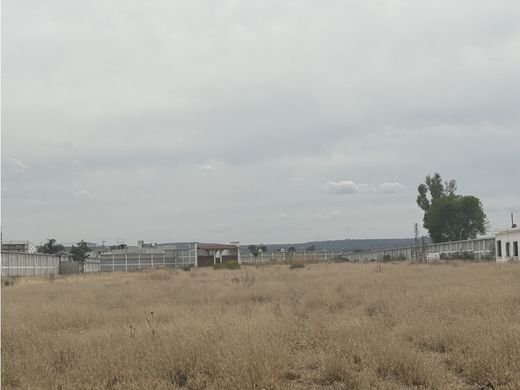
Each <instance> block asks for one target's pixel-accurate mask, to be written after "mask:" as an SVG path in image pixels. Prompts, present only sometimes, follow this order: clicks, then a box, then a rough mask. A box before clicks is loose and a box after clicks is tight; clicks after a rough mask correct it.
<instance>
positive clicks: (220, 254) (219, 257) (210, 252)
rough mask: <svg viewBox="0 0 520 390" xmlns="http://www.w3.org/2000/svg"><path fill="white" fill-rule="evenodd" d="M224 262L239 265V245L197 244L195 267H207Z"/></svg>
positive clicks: (234, 243)
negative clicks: (236, 262)
mask: <svg viewBox="0 0 520 390" xmlns="http://www.w3.org/2000/svg"><path fill="white" fill-rule="evenodd" d="M225 261H238V262H239V263H240V245H239V243H238V242H232V243H230V244H203V243H197V267H209V266H212V265H214V264H217V263H223V262H225Z"/></svg>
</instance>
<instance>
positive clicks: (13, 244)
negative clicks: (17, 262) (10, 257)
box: [2, 241, 38, 253]
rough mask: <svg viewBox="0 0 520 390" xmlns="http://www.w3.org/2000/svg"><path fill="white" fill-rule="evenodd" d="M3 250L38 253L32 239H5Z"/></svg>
mask: <svg viewBox="0 0 520 390" xmlns="http://www.w3.org/2000/svg"><path fill="white" fill-rule="evenodd" d="M2 252H20V253H36V252H38V250H37V248H36V246H35V245H34V244H33V243H32V242H31V241H4V242H2Z"/></svg>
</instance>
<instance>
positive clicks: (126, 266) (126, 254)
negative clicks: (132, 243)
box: [125, 253, 128, 272]
mask: <svg viewBox="0 0 520 390" xmlns="http://www.w3.org/2000/svg"><path fill="white" fill-rule="evenodd" d="M127 271H128V253H125V272H127Z"/></svg>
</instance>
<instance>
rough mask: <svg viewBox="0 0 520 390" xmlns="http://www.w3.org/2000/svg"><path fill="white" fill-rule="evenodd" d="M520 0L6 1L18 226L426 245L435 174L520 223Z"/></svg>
mask: <svg viewBox="0 0 520 390" xmlns="http://www.w3.org/2000/svg"><path fill="white" fill-rule="evenodd" d="M519 19H520V2H518V0H501V1H493V2H491V1H475V0H466V1H463V0H461V1H453V0H449V1H442V0H436V1H419V0H417V1H411V0H408V1H407V0H395V1H371V0H358V1H345V0H342V1H335V0H330V1H326V2H323V1H309V0H297V1H296V0H295V1H290V0H289V1H269V0H264V1H238V0H223V1H213V0H206V1H203V0H193V1H172V0H162V1H161V0H154V1H128V0H125V1H101V0H84V1H74V2H71V1H66V0H61V1H60V0H55V1H50V0H49V1H36V0H34V1H28V0H6V1H3V2H2V231H3V238H4V240H17V239H28V240H32V241H35V242H42V241H44V240H45V239H46V238H51V237H54V238H56V239H57V240H58V241H61V242H76V241H78V240H80V239H85V240H88V241H97V242H101V241H102V240H105V241H107V242H113V241H116V240H117V239H125V240H126V241H127V242H129V243H132V244H134V243H135V241H136V240H138V239H144V240H145V241H148V242H171V241H184V240H188V241H221V242H227V241H233V240H240V241H241V242H243V243H258V242H264V243H267V242H268V243H275V242H300V241H307V240H320V239H341V238H393V237H411V236H412V235H413V224H414V222H419V223H421V220H422V213H421V210H420V209H419V208H418V207H417V205H416V203H415V197H416V194H417V185H418V184H419V183H420V182H421V181H423V180H424V177H425V176H426V175H427V174H429V173H433V172H435V171H437V172H440V173H441V175H442V176H443V178H444V179H446V180H448V179H452V178H453V179H456V180H457V183H458V192H459V193H461V194H472V195H475V196H478V197H479V198H480V199H481V201H482V203H483V205H484V208H485V212H486V214H487V216H488V219H489V221H490V225H491V229H492V230H494V229H498V228H502V227H505V226H507V224H508V223H509V218H510V217H509V213H510V212H512V211H515V212H516V215H517V220H518V221H519V222H520V180H519V178H520V175H519V173H518V170H519V168H520V109H519V107H520V105H519V104H520V70H519V69H520V65H519V64H520V23H518V20H519Z"/></svg>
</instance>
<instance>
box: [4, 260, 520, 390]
mask: <svg viewBox="0 0 520 390" xmlns="http://www.w3.org/2000/svg"><path fill="white" fill-rule="evenodd" d="M2 388H4V389H14V388H22V389H172V388H173V389H175V388H184V389H314V388H316V389H407V388H421V389H483V388H489V389H491V388H495V389H520V264H483V263H481V264H468V263H451V264H442V265H424V264H423V265H412V264H384V265H382V267H381V268H376V265H375V264H322V265H306V266H305V268H300V269H293V270H290V269H289V268H288V267H287V266H268V267H262V268H252V267H250V268H247V269H241V270H236V271H229V270H218V271H215V270H210V269H197V270H193V271H191V272H183V271H178V272H177V271H170V270H160V271H150V272H140V273H128V274H100V275H83V276H69V277H60V278H56V279H55V280H53V281H52V283H50V282H49V281H46V280H38V281H36V280H34V279H32V280H20V281H19V282H18V283H16V284H15V285H14V286H9V287H4V288H2Z"/></svg>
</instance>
